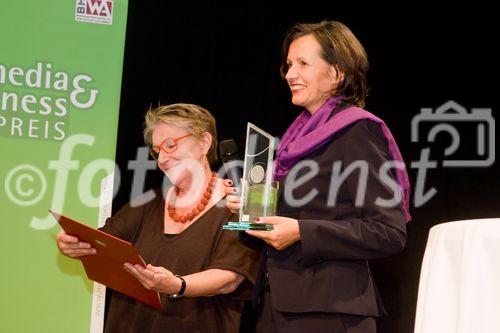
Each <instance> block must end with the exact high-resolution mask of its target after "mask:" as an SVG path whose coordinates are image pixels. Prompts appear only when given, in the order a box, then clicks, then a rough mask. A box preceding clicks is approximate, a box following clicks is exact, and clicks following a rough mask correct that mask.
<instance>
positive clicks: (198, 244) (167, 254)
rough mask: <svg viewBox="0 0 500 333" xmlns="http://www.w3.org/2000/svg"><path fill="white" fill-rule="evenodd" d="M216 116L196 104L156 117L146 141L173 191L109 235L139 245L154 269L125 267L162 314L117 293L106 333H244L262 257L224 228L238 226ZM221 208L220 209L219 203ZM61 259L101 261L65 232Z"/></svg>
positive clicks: (114, 221)
mask: <svg viewBox="0 0 500 333" xmlns="http://www.w3.org/2000/svg"><path fill="white" fill-rule="evenodd" d="M216 137H217V134H216V127H215V120H214V118H213V116H212V115H211V114H210V113H209V112H208V111H207V110H205V109H204V108H202V107H200V106H197V105H193V104H172V105H167V106H161V107H159V108H157V109H154V110H149V111H148V112H147V114H146V121H145V129H144V138H145V141H146V143H148V144H149V145H151V146H152V147H151V155H152V156H153V157H154V158H155V159H156V160H157V162H158V167H159V168H160V169H161V170H162V171H163V172H164V173H165V174H166V176H167V177H168V178H169V180H170V182H171V183H172V184H173V185H172V186H171V187H170V188H169V189H168V190H166V191H161V190H158V191H156V194H157V195H156V197H155V198H154V199H153V200H151V201H149V202H147V203H146V204H144V205H141V206H139V207H133V206H131V205H130V204H129V205H126V206H125V207H124V208H122V209H121V210H120V212H118V213H117V214H116V215H115V216H114V217H112V218H110V219H108V221H107V223H106V225H105V226H104V227H103V228H102V229H101V230H103V231H105V232H107V233H110V234H112V235H114V236H116V237H119V238H121V239H124V240H126V241H129V242H131V243H133V244H134V246H135V247H136V248H137V250H138V252H139V253H140V254H141V256H142V257H143V258H144V260H145V261H146V262H148V263H149V265H148V266H147V267H141V266H140V265H135V266H134V265H130V264H125V267H124V268H125V270H127V271H128V272H129V273H130V274H132V275H134V276H135V277H136V278H137V279H138V280H139V282H141V283H142V284H143V285H144V286H145V287H146V288H147V289H151V290H156V291H159V292H160V295H161V297H162V304H163V309H161V310H156V309H153V308H151V307H149V306H147V305H144V304H142V303H139V302H137V301H135V300H134V299H131V298H129V297H127V296H124V295H122V294H120V293H117V292H114V293H113V296H112V299H111V303H110V309H109V312H108V316H107V319H106V326H105V331H106V332H160V331H161V332H237V331H238V330H239V325H240V317H241V312H242V310H243V301H244V300H245V299H250V297H251V289H252V285H253V283H254V277H255V276H256V262H257V260H258V256H257V253H256V252H254V251H253V250H251V249H248V248H247V247H245V246H243V245H241V244H240V242H239V241H238V235H237V234H236V233H233V232H230V231H224V230H223V229H222V226H223V225H224V224H226V223H227V222H228V221H230V220H231V219H233V220H234V219H235V217H233V216H232V213H231V212H230V211H229V210H228V209H227V208H226V206H225V205H224V203H222V204H220V203H221V202H222V200H224V196H225V193H224V187H223V185H222V182H221V180H220V179H219V178H218V177H217V174H216V173H214V172H212V171H211V169H210V163H213V162H215V161H216V159H217V155H216V148H217V141H216ZM218 203H219V204H218ZM57 244H58V247H59V249H60V250H61V252H62V253H63V254H65V255H67V256H69V257H72V258H76V257H80V256H83V255H92V254H95V253H96V252H95V251H96V250H95V249H92V248H90V244H88V243H84V242H80V241H79V240H78V239H77V238H75V237H73V236H70V235H67V234H66V233H65V232H64V231H61V232H60V233H59V234H58V236H57Z"/></svg>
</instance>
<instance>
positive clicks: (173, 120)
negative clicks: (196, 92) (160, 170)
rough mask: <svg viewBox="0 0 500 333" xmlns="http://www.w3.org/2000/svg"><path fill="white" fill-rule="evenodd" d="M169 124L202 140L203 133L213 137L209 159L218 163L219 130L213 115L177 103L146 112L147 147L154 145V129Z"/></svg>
mask: <svg viewBox="0 0 500 333" xmlns="http://www.w3.org/2000/svg"><path fill="white" fill-rule="evenodd" d="M161 122H163V123H167V124H171V125H175V126H179V127H182V128H183V129H185V130H186V131H187V132H188V133H190V134H193V136H194V137H196V138H197V139H201V137H202V135H203V133H205V132H208V133H210V134H211V135H212V145H211V146H210V148H209V150H208V153H207V159H208V162H209V163H210V164H212V163H214V162H217V129H216V125H215V119H214V117H213V116H212V114H211V113H210V112H209V111H208V110H206V109H204V108H202V107H201V106H199V105H196V104H186V103H177V104H170V105H163V106H159V107H157V108H156V109H151V108H150V109H149V110H148V111H147V112H146V117H145V121H144V133H143V134H144V141H145V142H146V144H147V145H149V146H151V145H153V140H152V135H153V129H154V128H155V126H156V125H157V124H158V123H161Z"/></svg>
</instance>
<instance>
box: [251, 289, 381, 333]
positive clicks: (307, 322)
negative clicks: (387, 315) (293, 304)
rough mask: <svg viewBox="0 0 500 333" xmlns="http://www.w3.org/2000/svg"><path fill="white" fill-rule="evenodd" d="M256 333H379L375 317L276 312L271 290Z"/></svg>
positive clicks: (265, 298) (260, 311)
mask: <svg viewBox="0 0 500 333" xmlns="http://www.w3.org/2000/svg"><path fill="white" fill-rule="evenodd" d="M261 302H262V303H261V305H260V310H259V315H258V320H257V328H256V333H282V332H283V333H303V332H325V333H326V332H331V333H375V332H376V331H377V327H376V322H375V318H373V317H364V316H355V315H348V314H341V313H324V312H309V313H307V314H306V313H288V312H280V311H277V310H275V309H274V307H273V304H272V299H271V294H270V291H269V289H267V288H266V291H265V293H264V295H263V299H262V301H261Z"/></svg>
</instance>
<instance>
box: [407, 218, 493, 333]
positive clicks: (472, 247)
mask: <svg viewBox="0 0 500 333" xmlns="http://www.w3.org/2000/svg"><path fill="white" fill-rule="evenodd" d="M448 332H453V333H455V332H456V333H480V332H484V333H495V332H499V333H500V218H499V219H481V220H467V221H457V222H448V223H443V224H440V225H436V226H434V227H433V228H431V230H430V232H429V238H428V241H427V247H426V249H425V254H424V259H423V262H422V270H421V273H420V284H419V289H418V301H417V313H416V318H415V333H448Z"/></svg>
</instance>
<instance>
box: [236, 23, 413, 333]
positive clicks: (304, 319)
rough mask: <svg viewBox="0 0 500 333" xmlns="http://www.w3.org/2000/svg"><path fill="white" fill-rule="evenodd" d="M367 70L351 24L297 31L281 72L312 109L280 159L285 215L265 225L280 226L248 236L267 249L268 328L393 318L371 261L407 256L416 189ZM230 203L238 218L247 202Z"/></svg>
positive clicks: (338, 326) (324, 327)
mask: <svg viewBox="0 0 500 333" xmlns="http://www.w3.org/2000/svg"><path fill="white" fill-rule="evenodd" d="M367 70H368V59H367V56H366V53H365V50H364V48H363V46H362V45H361V43H360V42H359V41H358V39H357V38H356V37H355V36H354V35H353V33H352V32H351V31H350V30H349V29H348V28H347V27H346V26H345V25H343V24H342V23H339V22H335V21H323V22H320V23H315V24H296V25H294V26H293V27H292V28H291V29H290V30H289V31H288V34H287V36H286V38H285V41H284V43H283V63H282V67H281V72H282V75H283V77H284V78H285V80H286V81H287V83H288V85H289V87H290V89H291V92H292V103H293V104H295V105H299V106H302V107H304V110H303V112H302V113H301V114H300V115H299V116H298V117H297V118H296V119H295V121H294V122H293V123H292V125H291V126H290V127H289V128H288V130H287V131H286V133H285V134H284V136H283V138H282V139H281V142H280V144H279V147H278V152H277V157H276V160H275V162H274V163H275V164H274V178H275V180H278V181H279V182H280V199H279V206H278V215H279V216H271V217H262V218H259V219H258V221H257V222H262V223H270V224H273V227H274V229H273V230H272V231H246V233H247V234H246V235H244V236H245V237H243V238H244V239H243V241H244V242H246V243H247V244H248V245H249V246H252V245H253V246H255V245H259V244H258V243H260V245H262V246H263V250H262V258H261V266H260V267H261V269H260V274H259V279H258V281H257V283H256V285H255V289H254V306H255V307H256V310H257V313H258V322H257V332H287V333H290V332H311V331H313V332H314V331H316V332H336V333H339V332H350V333H357V332H360V333H361V332H362V333H370V332H375V331H376V322H375V318H376V317H378V316H381V315H384V314H385V309H384V306H383V305H382V302H381V299H380V296H379V295H378V292H377V288H376V286H375V283H374V280H373V278H372V275H371V273H370V268H369V266H368V260H369V259H375V258H383V257H388V256H391V255H394V254H397V253H398V252H400V251H402V250H403V248H404V246H405V243H406V222H408V221H409V220H410V219H411V217H410V214H409V190H410V186H409V180H408V175H407V173H406V170H405V167H404V163H403V160H402V157H401V154H400V152H399V149H398V147H397V144H396V142H395V141H394V138H393V136H392V135H391V132H390V131H389V129H388V128H387V126H386V125H385V124H384V122H383V121H382V120H381V119H379V118H377V117H376V116H374V115H373V114H371V113H369V112H368V111H365V110H363V109H362V108H363V107H364V104H365V97H366V95H367V84H366V72H367ZM230 186H231V182H230V181H229V180H226V193H227V194H235V193H236V189H235V188H233V187H230ZM227 206H228V208H230V209H232V210H237V209H238V208H239V206H240V201H239V197H237V196H236V195H230V196H228V197H227Z"/></svg>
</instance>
